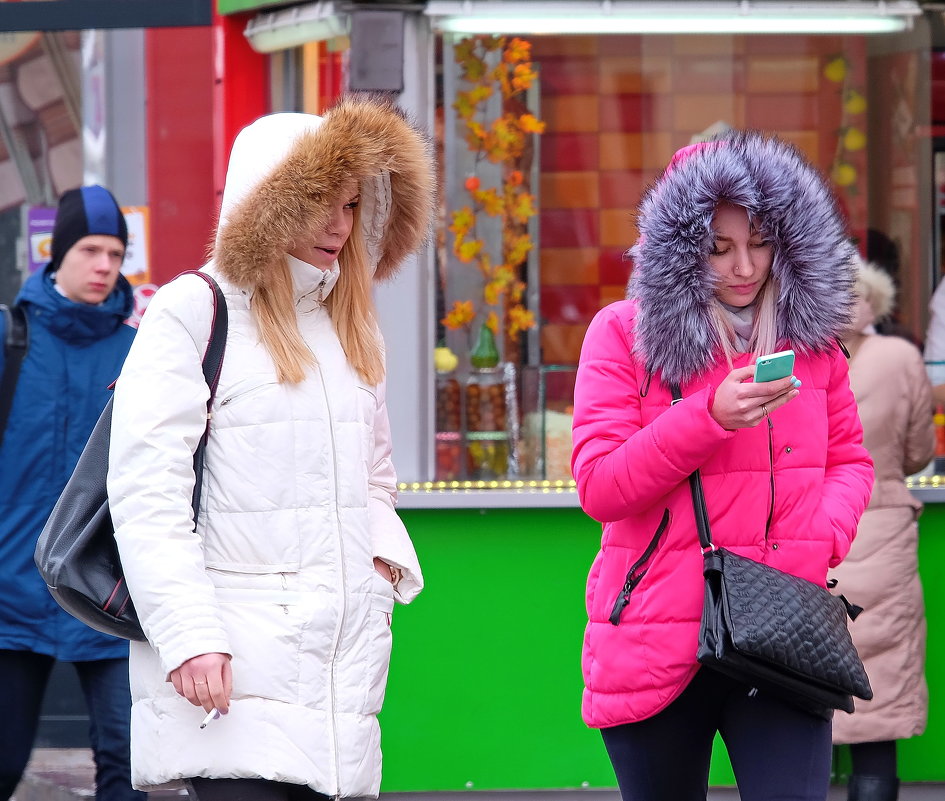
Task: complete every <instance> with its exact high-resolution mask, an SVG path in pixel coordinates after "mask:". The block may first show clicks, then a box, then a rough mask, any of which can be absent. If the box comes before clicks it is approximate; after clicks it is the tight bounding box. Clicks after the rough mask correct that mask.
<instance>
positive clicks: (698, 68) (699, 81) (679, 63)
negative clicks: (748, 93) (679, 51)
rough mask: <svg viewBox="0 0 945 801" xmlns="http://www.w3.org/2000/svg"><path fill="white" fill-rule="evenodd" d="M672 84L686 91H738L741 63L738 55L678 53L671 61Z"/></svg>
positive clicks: (742, 80) (740, 88) (741, 86)
mask: <svg viewBox="0 0 945 801" xmlns="http://www.w3.org/2000/svg"><path fill="white" fill-rule="evenodd" d="M673 85H674V86H676V87H677V89H678V90H680V91H683V92H688V93H689V94H702V93H703V92H714V93H716V94H731V93H732V92H741V91H744V87H745V63H744V60H743V59H741V58H736V59H731V58H720V57H717V56H712V55H705V56H700V55H696V56H681V57H680V58H678V59H676V61H675V62H674V65H673Z"/></svg>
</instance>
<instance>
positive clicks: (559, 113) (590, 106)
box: [541, 95, 598, 133]
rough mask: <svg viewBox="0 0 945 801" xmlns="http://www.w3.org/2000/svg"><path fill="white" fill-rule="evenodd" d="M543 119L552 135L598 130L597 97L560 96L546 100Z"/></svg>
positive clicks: (542, 114) (543, 107) (542, 112)
mask: <svg viewBox="0 0 945 801" xmlns="http://www.w3.org/2000/svg"><path fill="white" fill-rule="evenodd" d="M541 116H542V119H543V120H544V121H545V122H546V123H547V124H548V131H549V132H552V133H588V132H591V131H596V130H597V117H598V101H597V95H559V96H558V97H548V98H545V99H544V101H543V102H542V105H541Z"/></svg>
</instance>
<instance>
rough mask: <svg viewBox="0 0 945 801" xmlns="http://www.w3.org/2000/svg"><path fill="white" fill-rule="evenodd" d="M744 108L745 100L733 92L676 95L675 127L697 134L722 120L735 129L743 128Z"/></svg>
mask: <svg viewBox="0 0 945 801" xmlns="http://www.w3.org/2000/svg"><path fill="white" fill-rule="evenodd" d="M744 108H745V102H744V98H743V97H742V96H741V95H736V94H732V93H731V92H724V93H719V94H704V93H700V94H675V95H673V127H674V128H675V129H676V130H677V131H691V132H692V133H693V134H696V133H699V132H700V131H704V130H705V129H706V128H708V127H709V126H710V125H713V124H715V123H716V122H719V121H720V120H721V121H723V122H726V123H728V124H729V125H730V126H732V127H733V128H741V127H742V126H743V124H744V119H745V114H744Z"/></svg>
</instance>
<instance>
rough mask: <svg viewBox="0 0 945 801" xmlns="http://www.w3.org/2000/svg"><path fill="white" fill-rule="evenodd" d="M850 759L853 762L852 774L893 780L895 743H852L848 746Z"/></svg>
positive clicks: (891, 741)
mask: <svg viewBox="0 0 945 801" xmlns="http://www.w3.org/2000/svg"><path fill="white" fill-rule="evenodd" d="M850 758H851V760H852V762H853V770H852V771H851V772H852V773H855V774H858V775H863V776H882V777H884V778H887V779H895V778H896V776H897V775H898V771H897V768H896V741H895V740H884V741H883V742H880V743H854V744H853V745H851V746H850Z"/></svg>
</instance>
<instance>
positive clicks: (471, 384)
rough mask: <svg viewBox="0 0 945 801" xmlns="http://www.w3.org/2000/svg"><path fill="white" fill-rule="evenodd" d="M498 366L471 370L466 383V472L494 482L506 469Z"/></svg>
mask: <svg viewBox="0 0 945 801" xmlns="http://www.w3.org/2000/svg"><path fill="white" fill-rule="evenodd" d="M505 394H506V393H505V380H504V376H503V370H502V369H500V368H499V367H474V368H472V369H471V370H470V371H469V378H468V379H467V380H466V393H465V395H466V398H465V400H466V473H467V477H468V478H470V479H480V480H481V479H494V478H500V477H503V476H505V475H506V473H507V472H508V468H509V434H508V430H507V424H508V410H507V408H506V399H505Z"/></svg>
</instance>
